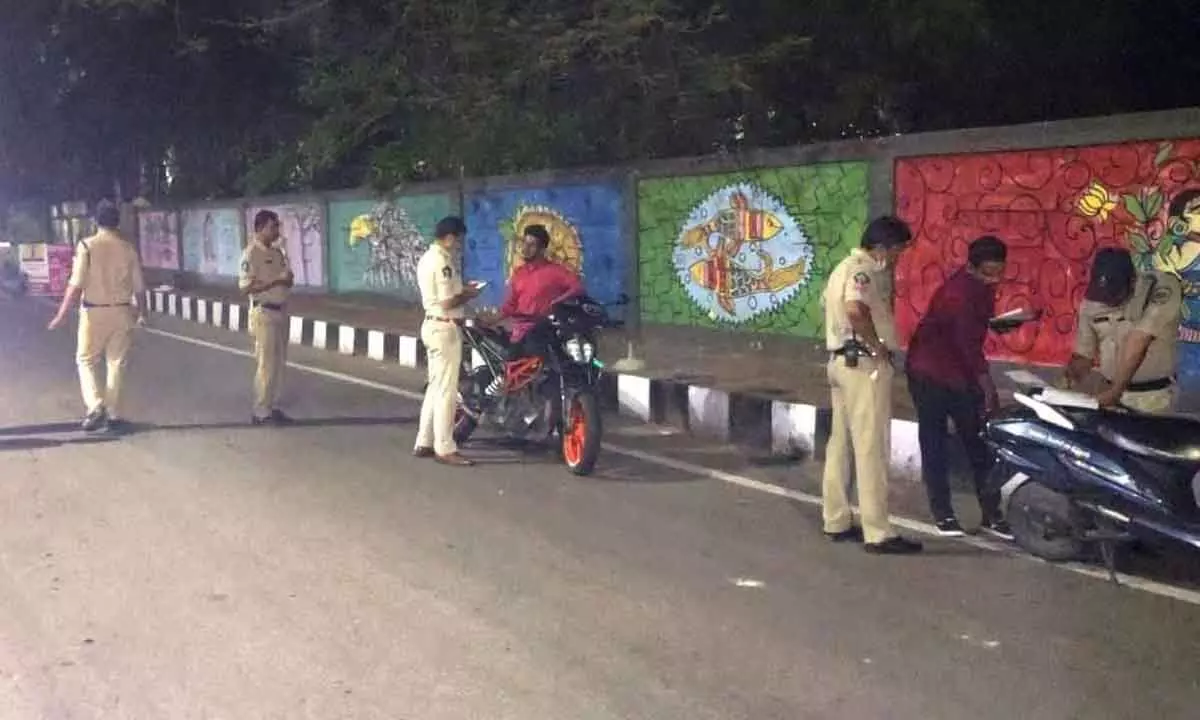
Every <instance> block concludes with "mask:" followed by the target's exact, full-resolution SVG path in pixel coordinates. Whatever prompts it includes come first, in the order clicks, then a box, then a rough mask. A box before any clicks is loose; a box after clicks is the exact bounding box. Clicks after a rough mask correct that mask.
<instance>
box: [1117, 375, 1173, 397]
mask: <svg viewBox="0 0 1200 720" xmlns="http://www.w3.org/2000/svg"><path fill="white" fill-rule="evenodd" d="M1174 384H1175V378H1172V377H1165V378H1160V379H1158V380H1147V381H1146V382H1140V383H1129V385H1127V386H1126V387H1125V392H1131V393H1144V392H1154V391H1155V390H1166V389H1167V388H1169V387H1171V386H1172V385H1174Z"/></svg>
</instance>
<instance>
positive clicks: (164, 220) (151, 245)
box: [137, 210, 180, 270]
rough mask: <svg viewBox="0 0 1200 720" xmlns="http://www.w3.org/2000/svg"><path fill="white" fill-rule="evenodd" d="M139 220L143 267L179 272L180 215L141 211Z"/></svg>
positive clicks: (139, 241) (161, 211)
mask: <svg viewBox="0 0 1200 720" xmlns="http://www.w3.org/2000/svg"><path fill="white" fill-rule="evenodd" d="M137 219H138V245H139V250H140V254H141V257H142V266H143V267H147V268H156V269H159V270H179V269H180V266H179V214H178V213H176V212H174V211H164V210H140V211H139V212H138V218H137Z"/></svg>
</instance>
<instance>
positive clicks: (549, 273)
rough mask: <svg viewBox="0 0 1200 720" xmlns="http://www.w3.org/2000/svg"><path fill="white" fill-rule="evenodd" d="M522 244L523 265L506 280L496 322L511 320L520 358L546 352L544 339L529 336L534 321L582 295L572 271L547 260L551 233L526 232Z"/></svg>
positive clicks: (540, 230) (531, 229)
mask: <svg viewBox="0 0 1200 720" xmlns="http://www.w3.org/2000/svg"><path fill="white" fill-rule="evenodd" d="M521 243H522V244H521V257H522V258H524V260H525V262H524V264H522V265H521V267H519V268H517V270H516V272H514V273H513V274H512V279H511V280H509V284H508V297H506V298H505V299H504V304H503V305H501V306H500V318H499V319H504V318H510V319H511V320H512V336H511V340H512V343H513V348H514V350H516V351H517V352H518V353H519V354H521V355H538V354H541V352H542V351H543V350H544V349H545V347H544V345H545V343H546V339H545V338H539V337H537V336H536V333H534V334H531V333H530V331H531V330H533V328H534V327H535V326H536V325H537V319H538V318H543V317H545V316H547V315H549V314H550V311H551V310H552V309H553V308H554V306H555V305H557V304H558V303H560V302H563V301H564V300H569V299H571V298H573V297H577V296H579V295H582V294H584V289H583V283H582V282H581V281H580V280H579V276H578V275H576V274H575V272H574V271H573V270H571V268H569V267H567V266H565V265H561V264H559V263H556V262H554V261H552V260H550V259H548V258H547V257H546V248H548V247H549V246H550V233H549V232H547V230H546V228H545V226H543V225H530V226H529V227H527V228H525V234H524V236H523V237H522V239H521Z"/></svg>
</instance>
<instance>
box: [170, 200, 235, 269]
mask: <svg viewBox="0 0 1200 720" xmlns="http://www.w3.org/2000/svg"><path fill="white" fill-rule="evenodd" d="M181 216H182V218H183V269H184V270H185V271H187V272H193V273H199V274H200V275H204V276H208V277H223V278H236V277H237V275H238V270H239V268H240V266H241V261H242V214H241V212H240V211H239V210H238V209H237V208H216V209H202V210H185V211H183V212H182V213H181Z"/></svg>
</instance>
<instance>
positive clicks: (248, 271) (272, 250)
mask: <svg viewBox="0 0 1200 720" xmlns="http://www.w3.org/2000/svg"><path fill="white" fill-rule="evenodd" d="M290 270H291V268H290V266H289V265H288V259H287V255H285V254H284V252H283V248H281V247H280V246H279V245H278V244H275V245H272V246H271V247H267V246H266V245H263V244H262V243H260V242H259V241H257V240H251V241H250V244H249V245H247V246H246V249H245V250H244V251H243V252H242V271H241V274H240V275H238V287H240V288H241V289H242V290H243V291H245V290H246V289H247V288H249V287H250V286H251V285H264V284H266V283H269V282H273V281H275V280H279V279H281V278H283V277H285V276H287V274H288V272H290ZM291 294H292V289H291V288H289V287H287V286H286V285H276V286H275V287H273V288H271V289H270V290H268V291H266V292H261V293H254V294H251V295H250V299H251V300H253V301H255V302H259V303H270V304H271V305H283V304H284V303H286V302H287V300H288V297H290V296H291Z"/></svg>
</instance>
